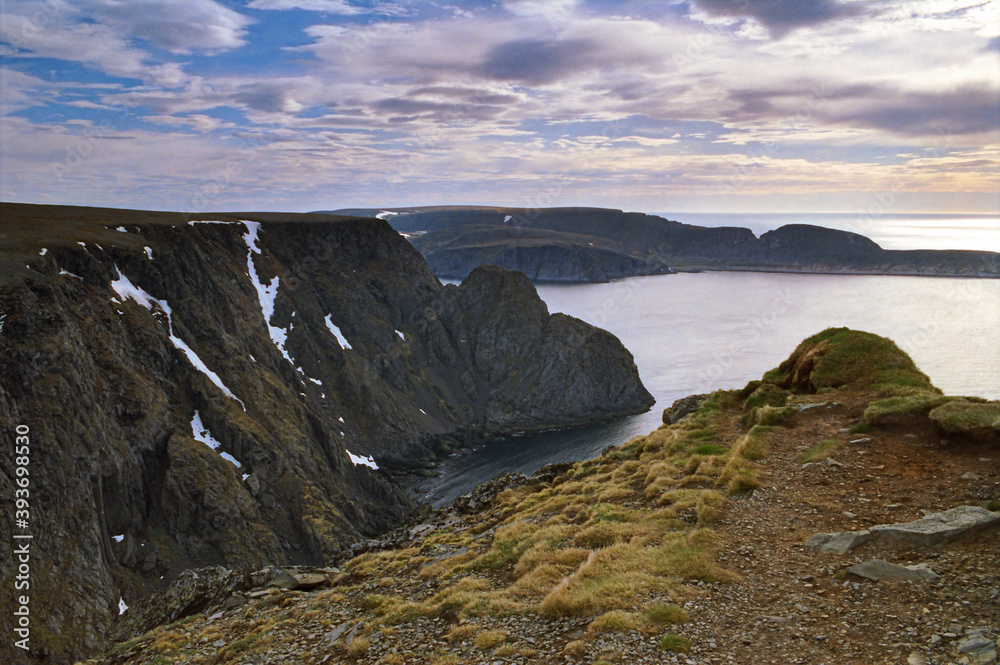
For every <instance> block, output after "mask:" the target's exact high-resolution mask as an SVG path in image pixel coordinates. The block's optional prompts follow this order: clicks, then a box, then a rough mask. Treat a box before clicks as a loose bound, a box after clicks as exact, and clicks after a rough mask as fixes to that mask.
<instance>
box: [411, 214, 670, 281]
mask: <svg viewBox="0 0 1000 665" xmlns="http://www.w3.org/2000/svg"><path fill="white" fill-rule="evenodd" d="M412 242H413V246H414V247H416V248H417V250H419V251H420V253H421V254H423V255H424V258H425V259H427V264H428V265H429V266H430V267H431V270H433V271H434V274H435V275H438V276H439V277H450V278H459V279H461V278H464V277H465V276H466V275H468V274H469V272H470V271H471V269H472V268H474V267H475V266H478V265H497V266H500V267H502V268H507V269H508V270H517V271H519V272H523V273H524V274H526V275H527V276H528V277H530V278H531V279H532V280H533V281H535V282H609V281H611V280H613V279H619V278H622V277H628V276H632V275H660V274H664V273H669V272H671V270H670V268H668V267H666V266H664V265H663V264H662V263H660V262H658V261H655V260H649V257H644V256H642V255H641V254H640V253H638V252H636V251H634V250H632V249H630V248H629V247H627V246H625V245H622V244H621V243H617V242H614V241H613V240H609V239H606V238H597V237H595V236H587V235H581V234H578V233H564V232H558V231H547V230H539V229H525V228H520V227H515V226H507V225H504V226H478V225H476V226H462V227H457V228H452V229H445V230H442V231H439V232H436V233H429V234H426V235H420V236H417V237H415V238H413V239H412Z"/></svg>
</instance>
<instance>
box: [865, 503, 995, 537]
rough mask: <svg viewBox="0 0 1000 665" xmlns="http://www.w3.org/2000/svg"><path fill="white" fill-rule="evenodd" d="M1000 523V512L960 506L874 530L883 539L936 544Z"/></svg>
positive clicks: (884, 525) (885, 525)
mask: <svg viewBox="0 0 1000 665" xmlns="http://www.w3.org/2000/svg"><path fill="white" fill-rule="evenodd" d="M998 526H1000V513H996V512H993V511H991V510H986V509H985V508H981V507H979V506H958V507H957V508H952V509H951V510H946V511H944V512H942V513H932V514H930V515H927V516H926V517H924V518H923V519H919V520H915V521H913V522H905V523H902V524H882V525H879V526H873V527H872V528H871V532H872V534H873V535H874V536H875V537H877V538H880V539H885V540H891V541H897V542H904V543H910V544H913V545H920V546H921V547H934V546H936V545H940V544H942V543H947V542H949V541H952V540H955V539H956V538H959V537H961V536H964V535H966V534H968V533H974V532H977V531H983V530H986V529H995V528H997V527H998Z"/></svg>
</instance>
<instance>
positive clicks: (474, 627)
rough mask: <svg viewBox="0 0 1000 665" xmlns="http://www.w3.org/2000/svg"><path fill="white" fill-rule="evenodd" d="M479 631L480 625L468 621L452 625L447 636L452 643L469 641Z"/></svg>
mask: <svg viewBox="0 0 1000 665" xmlns="http://www.w3.org/2000/svg"><path fill="white" fill-rule="evenodd" d="M478 632H479V625H478V624H474V623H466V624H462V625H459V626H452V628H451V630H449V631H448V634H447V635H446V636H445V639H446V640H448V642H450V643H451V644H455V643H461V642H468V641H469V639H470V638H471V637H472V636H473V635H475V634H476V633H478Z"/></svg>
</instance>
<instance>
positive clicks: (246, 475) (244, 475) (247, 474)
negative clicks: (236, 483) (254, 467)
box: [243, 473, 250, 482]
mask: <svg viewBox="0 0 1000 665" xmlns="http://www.w3.org/2000/svg"><path fill="white" fill-rule="evenodd" d="M249 477H250V474H249V473H244V474H243V481H244V482H246V479H247V478H249Z"/></svg>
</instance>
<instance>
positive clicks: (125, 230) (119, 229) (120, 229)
mask: <svg viewBox="0 0 1000 665" xmlns="http://www.w3.org/2000/svg"><path fill="white" fill-rule="evenodd" d="M115 231H120V232H122V233H128V229H126V228H125V227H124V226H119V227H118V228H117V229H115Z"/></svg>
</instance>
